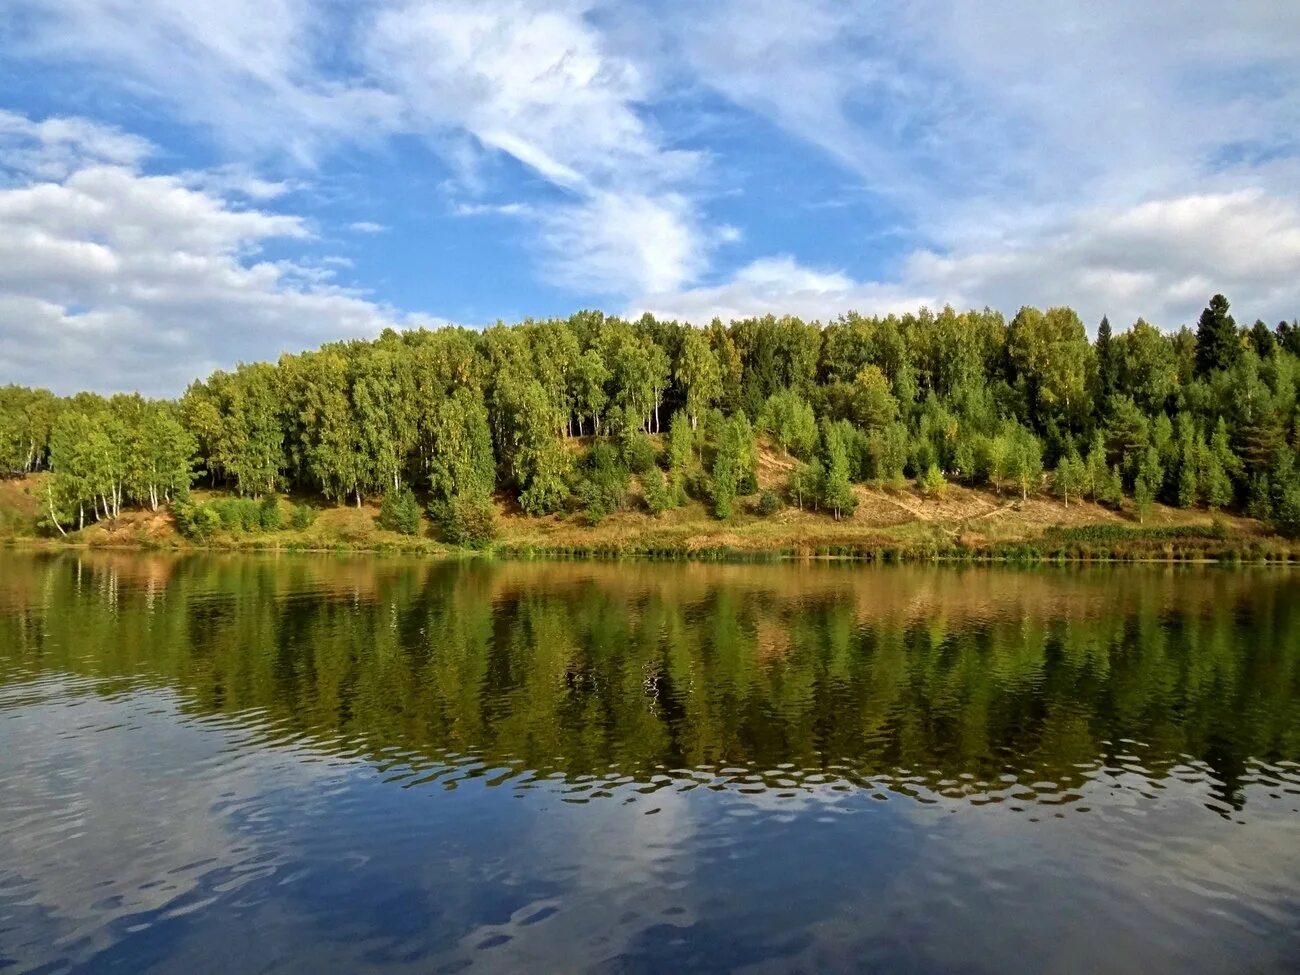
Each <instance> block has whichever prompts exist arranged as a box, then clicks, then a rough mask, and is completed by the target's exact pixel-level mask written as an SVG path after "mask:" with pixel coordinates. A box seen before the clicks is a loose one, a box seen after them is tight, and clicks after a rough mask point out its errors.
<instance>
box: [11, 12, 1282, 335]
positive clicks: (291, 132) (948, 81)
mask: <svg viewBox="0 0 1300 975" xmlns="http://www.w3.org/2000/svg"><path fill="white" fill-rule="evenodd" d="M8 8H9V9H8V11H7V12H10V13H12V14H14V16H11V17H8V18H5V23H4V24H0V44H3V45H4V49H5V51H6V54H7V55H8V56H10V57H11V58H13V59H14V60H15V61H17V60H18V59H24V60H25V61H28V62H40V63H44V64H47V65H57V66H59V67H60V68H62V67H63V66H65V65H69V66H74V69H78V66H79V69H84V68H85V67H87V66H89V67H90V68H91V69H92V70H94V71H97V72H98V73H99V76H100V77H101V79H102V80H106V81H108V82H111V83H112V85H113V86H114V87H116V88H122V87H125V88H126V89H128V90H129V91H130V92H131V93H132V94H133V95H134V94H138V93H145V94H147V95H150V96H152V97H153V98H154V99H157V100H158V101H159V102H160V103H162V104H165V105H168V106H171V107H172V109H173V111H174V113H175V114H176V115H177V116H178V117H180V118H182V119H184V120H187V121H189V122H191V123H194V124H196V125H201V126H205V127H207V128H209V129H210V130H211V131H212V132H213V133H214V134H215V136H216V137H217V139H218V140H219V142H220V144H221V145H222V146H223V147H224V151H225V152H226V154H227V155H228V156H229V157H231V158H235V159H241V160H244V164H243V166H244V168H239V167H238V166H236V167H231V168H228V169H223V170H220V171H210V172H205V173H200V174H187V175H186V176H185V177H184V180H183V181H184V183H185V184H186V185H187V186H188V187H189V188H190V189H192V190H195V191H197V192H198V194H199V195H200V196H206V197H208V198H209V199H212V200H216V201H217V202H218V203H219V204H220V205H221V206H222V207H224V208H225V209H227V210H230V211H231V212H237V211H236V210H235V208H234V206H233V203H232V201H233V200H240V201H242V202H252V203H264V202H265V201H268V200H271V199H274V198H276V197H278V196H282V195H283V194H286V193H288V192H290V191H292V190H294V189H296V188H298V186H299V184H297V183H296V182H294V181H292V180H290V181H273V180H266V179H263V178H260V177H258V176H257V175H256V174H255V172H254V170H253V169H251V168H248V163H249V162H250V161H256V160H258V159H260V158H265V157H267V156H268V155H272V156H276V157H280V158H283V157H285V156H288V157H290V158H291V159H295V160H298V161H299V162H301V163H303V164H305V165H307V166H311V165H313V164H318V163H319V162H320V161H321V158H322V157H324V156H327V155H328V154H329V152H330V151H332V150H334V149H336V148H340V147H349V146H354V145H357V144H370V143H375V144H378V143H381V142H383V141H384V140H390V139H392V138H393V137H395V136H410V135H415V136H417V137H420V138H421V139H423V140H424V141H426V142H427V143H428V144H429V145H431V146H433V147H434V148H435V149H436V150H437V151H438V152H439V153H441V155H442V156H443V158H444V159H445V160H446V161H447V163H448V164H449V165H450V166H451V167H452V168H453V170H454V171H455V172H456V174H457V178H456V179H455V180H453V181H451V182H452V183H453V185H454V190H453V192H452V194H451V195H452V197H453V198H454V199H461V198H465V199H461V202H457V203H454V204H453V206H452V213H453V214H455V215H458V216H463V217H474V216H481V215H488V216H508V217H513V218H516V219H518V220H520V221H522V222H523V223H524V225H525V226H526V227H528V228H530V229H531V230H532V232H534V233H535V234H536V235H537V241H538V243H539V244H540V247H539V248H538V250H539V252H540V258H539V264H540V267H541V268H542V270H543V273H544V275H545V276H546V277H547V278H548V279H549V280H551V281H553V282H556V283H558V284H560V285H562V286H563V287H566V288H568V289H571V290H574V291H576V292H579V293H582V294H583V296H584V299H588V298H593V297H594V298H601V297H606V296H615V297H618V298H620V299H624V300H629V301H630V304H632V305H634V306H645V307H653V308H655V309H657V310H668V309H675V311H674V312H673V313H675V314H686V315H688V317H691V318H695V319H698V318H701V317H705V318H707V317H711V315H712V313H713V312H714V311H717V312H720V313H723V314H724V317H725V316H726V315H729V314H732V313H757V312H766V311H780V310H790V311H800V312H801V313H803V314H814V315H817V316H825V315H829V314H833V313H836V312H838V311H842V310H844V308H845V307H853V306H857V307H860V308H862V309H864V310H876V309H881V308H896V307H900V306H908V305H912V304H915V303H917V302H919V301H921V300H926V301H930V302H936V301H938V302H942V301H945V300H951V301H953V302H954V303H959V304H984V303H990V304H994V305H997V306H999V307H1003V308H1007V309H1009V310H1013V309H1014V307H1016V306H1017V305H1019V304H1020V303H1022V302H1035V303H1048V302H1057V301H1063V302H1069V303H1071V304H1074V305H1076V306H1077V307H1079V308H1080V310H1081V312H1082V313H1083V314H1084V315H1085V317H1087V318H1089V319H1090V320H1093V319H1095V317H1096V316H1097V315H1099V314H1100V312H1102V311H1109V312H1110V313H1111V314H1112V317H1114V318H1117V319H1124V318H1128V317H1133V316H1136V315H1137V314H1142V315H1145V316H1147V317H1150V318H1154V319H1157V320H1159V321H1162V322H1163V323H1165V324H1176V323H1178V322H1181V321H1183V320H1185V319H1186V318H1187V317H1189V316H1190V315H1192V314H1194V313H1195V310H1196V309H1197V308H1199V306H1200V305H1201V304H1202V303H1203V301H1204V299H1205V297H1206V295H1207V294H1208V293H1209V292H1212V291H1217V290H1223V291H1225V292H1226V293H1228V294H1229V297H1230V298H1232V299H1233V300H1234V303H1235V304H1236V305H1237V306H1238V307H1239V308H1242V309H1243V310H1245V309H1249V310H1248V311H1245V312H1244V313H1245V314H1247V315H1249V316H1251V317H1253V316H1254V315H1255V314H1262V315H1264V316H1265V317H1269V316H1278V317H1280V316H1281V315H1283V314H1285V315H1287V316H1288V317H1290V316H1291V315H1294V314H1295V311H1296V301H1295V286H1294V284H1293V283H1292V282H1294V280H1295V279H1296V274H1295V270H1294V264H1293V258H1292V250H1291V244H1290V241H1291V239H1292V238H1291V237H1290V236H1289V235H1290V234H1291V233H1292V232H1293V230H1294V203H1295V200H1296V199H1297V198H1300V142H1298V141H1297V139H1296V137H1295V135H1294V133H1296V132H1297V131H1300V5H1296V4H1289V5H1288V4H1278V3H1276V2H1273V0H1241V2H1238V3H1234V4H1232V5H1230V6H1229V7H1223V6H1222V5H1220V4H1212V3H1210V2H1209V0H1174V2H1173V3H1171V4H1165V5H1154V6H1153V5H1142V4H1132V3H1130V2H1123V0H1063V2H1061V3H1057V4H1046V5H1045V4H1042V3H1037V2H1033V0H989V2H988V3H983V4H978V5H971V4H964V3H959V2H956V0H917V2H915V3H906V4H903V3H896V2H886V3H884V4H880V3H876V2H870V3H868V2H867V0H846V2H838V0H800V2H797V3H790V2H784V0H747V2H742V0H718V2H716V3H714V4H711V5H708V6H707V8H702V7H701V6H700V5H698V4H687V3H682V2H680V0H677V2H673V0H670V2H668V3H666V4H659V5H654V7H653V9H649V10H647V9H645V8H643V7H639V6H638V7H632V6H630V5H628V4H626V3H622V4H620V3H616V2H610V0H553V2H540V0H478V2H473V0H382V2H380V3H378V4H376V5H371V6H366V7H353V6H350V5H346V4H330V3H325V2H323V0H230V2H226V3H221V4H207V5H198V6H195V5H193V4H188V5H186V4H182V5H177V4H175V3H173V2H169V0H140V2H136V3H129V4H128V3H125V2H123V0H65V2H62V3H59V4H48V3H43V2H39V0H10V3H9V4H8ZM177 65H184V70H183V71H178V70H177ZM719 96H720V97H719ZM721 100H725V101H728V102H730V103H731V104H732V106H739V108H740V111H739V112H738V111H736V109H735V108H734V107H732V108H730V109H728V108H719V107H718V105H719V102H720V101H721ZM715 113H716V114H717V115H718V116H719V117H721V116H723V115H725V116H726V121H725V123H724V126H729V127H730V129H729V131H730V132H737V131H739V129H738V128H737V127H736V123H737V121H738V120H739V122H740V124H741V125H742V126H751V125H752V122H753V116H760V117H762V118H764V119H766V120H769V121H771V122H772V123H774V124H775V125H776V126H777V127H779V128H780V129H782V130H784V132H786V133H788V134H789V135H791V136H793V137H794V139H795V140H797V141H799V142H802V143H804V144H805V146H806V147H809V149H810V150H811V151H815V152H820V153H822V154H824V155H825V156H826V157H827V158H829V159H831V160H833V161H834V162H835V163H836V164H837V165H838V166H839V167H840V168H841V169H842V170H843V172H844V173H845V174H846V176H847V177H848V178H850V179H852V180H855V181H856V182H857V183H858V184H859V186H858V187H855V188H853V192H855V193H856V192H857V191H858V190H862V191H865V192H864V193H863V195H864V197H866V198H868V199H870V198H875V199H876V200H878V201H884V202H885V203H886V204H887V206H886V207H885V208H884V209H885V210H886V215H885V219H888V220H889V221H890V222H891V224H894V223H897V224H899V225H901V226H902V227H903V228H904V230H903V232H902V233H901V234H899V235H898V239H899V240H900V241H902V244H901V245H900V246H902V247H904V248H906V249H907V250H910V251H911V252H912V253H911V256H910V257H908V256H906V255H904V254H899V255H894V257H893V258H892V263H894V264H895V265H896V266H898V267H900V270H899V271H898V273H897V274H896V275H894V277H893V278H892V279H885V280H879V281H870V280H861V278H862V277H864V275H863V274H861V273H858V274H857V275H856V276H855V275H851V274H849V273H847V272H846V271H844V270H843V269H830V270H816V269H810V268H808V267H807V266H805V265H804V264H801V263H800V262H799V261H798V260H797V259H795V258H794V257H775V256H770V254H771V253H772V252H775V253H781V252H784V251H786V250H788V249H790V247H791V243H790V242H788V241H784V240H775V241H771V242H770V243H766V242H765V241H764V236H763V234H764V231H765V230H766V229H767V228H765V227H763V226H762V221H760V220H756V221H755V224H754V226H746V227H745V228H744V230H745V234H744V236H743V240H744V241H745V242H746V244H747V245H748V247H749V251H748V256H747V258H746V259H747V260H748V261H749V263H748V264H746V265H745V266H744V267H742V268H740V269H738V270H733V271H732V272H731V273H730V274H718V273H716V269H715V268H714V267H712V264H713V262H714V260H715V259H716V257H715V255H716V254H717V253H718V249H719V247H720V246H721V245H724V244H729V243H731V244H734V243H737V242H738V241H740V240H741V239H742V237H741V233H740V230H738V229H737V228H734V227H721V228H711V227H710V226H709V221H708V219H707V218H706V216H705V213H704V210H705V205H706V202H705V200H706V197H705V194H706V192H708V191H709V189H710V182H709V181H710V180H711V179H716V178H717V177H718V171H719V170H721V169H723V167H725V166H729V165H731V164H734V163H742V164H743V159H741V158H740V157H739V155H738V156H736V157H734V158H731V159H727V158H725V157H724V158H723V160H722V164H721V165H718V164H715V162H714V160H713V159H712V157H709V156H706V155H705V154H703V153H702V152H695V151H691V152H688V151H682V150H681V149H680V148H679V146H680V145H682V144H683V143H684V142H685V141H686V139H687V138H688V137H689V138H691V139H692V141H693V142H696V143H698V142H700V141H704V139H706V138H707V137H708V136H709V135H711V134H713V135H716V134H717V130H716V129H711V128H710V124H711V123H710V118H711V117H712V116H713V115H714V114H715ZM38 128H39V131H38ZM683 133H689V136H687V135H683ZM701 134H703V138H699V136H701ZM742 134H744V133H742ZM393 144H397V143H393ZM720 144H721V145H723V146H724V147H725V148H726V149H728V151H732V150H733V149H734V145H733V143H732V142H730V141H729V140H726V139H723V140H722V141H721V142H720ZM735 144H736V145H739V146H740V149H739V150H738V152H739V153H743V151H744V149H743V139H740V140H737V141H736V143H735ZM782 148H783V149H784V148H785V147H782ZM0 151H3V152H4V153H5V156H6V158H7V159H8V162H9V165H10V168H11V169H13V170H21V172H22V173H23V174H24V177H23V179H30V178H32V177H37V178H39V180H41V181H43V182H47V183H51V184H53V185H59V186H61V185H63V184H64V182H65V181H66V180H68V179H69V177H70V176H71V175H72V174H73V165H74V164H76V165H85V164H87V163H89V162H92V161H93V162H97V163H100V164H108V165H112V166H117V167H125V168H126V169H128V170H131V171H135V170H136V169H138V167H139V165H140V162H141V160H142V159H143V158H144V157H145V155H146V154H147V152H148V145H147V143H144V142H143V141H142V140H137V139H134V137H131V136H129V135H126V134H124V133H122V132H120V131H117V130H114V129H111V128H108V127H104V126H99V125H96V124H94V123H89V122H86V121H84V120H76V119H57V120H51V121H47V122H43V123H32V122H28V121H27V120H26V119H23V118H22V117H21V116H12V115H4V114H0ZM789 156H790V165H789V169H788V172H787V173H785V174H783V175H788V176H789V178H798V172H799V165H800V162H801V160H800V158H799V154H798V152H797V151H795V152H790V153H789ZM78 161H79V162H78ZM732 171H735V170H732ZM503 173H508V177H507V179H508V182H509V185H504V186H503V185H501V181H500V177H501V176H502V174H503ZM737 182H738V180H737ZM17 185H19V186H22V185H24V183H23V180H19V181H18V184H17ZM714 189H716V187H714ZM505 196H508V197H509V198H510V202H506V203H500V202H491V201H492V200H499V199H501V198H503V197H505ZM865 209H866V208H865V207H864V211H865ZM199 219H203V218H199ZM732 219H735V218H734V217H733V218H732ZM1252 221H1256V224H1255V229H1254V230H1253V232H1252V230H1251V227H1250V226H1249V225H1250V224H1251V222H1252ZM351 229H352V230H353V231H354V232H356V233H366V232H369V225H368V223H367V222H365V221H362V222H358V223H356V224H354V225H353V226H352V227H351ZM264 239H267V238H262V237H259V236H257V235H256V234H253V235H252V236H251V237H248V238H245V243H244V244H240V245H237V246H235V249H234V250H233V251H230V252H229V253H230V254H234V255H236V256H234V257H231V258H230V259H231V260H235V261H236V263H238V262H240V261H243V260H245V253H244V251H243V250H242V249H241V248H243V247H244V246H249V247H256V246H257V243H258V242H259V241H260V240H264ZM47 246H48V247H49V248H57V247H63V248H65V249H66V250H67V251H68V257H67V259H68V261H69V266H78V262H82V263H84V264H86V265H88V266H90V265H94V264H95V263H96V262H106V261H111V260H114V259H120V255H119V253H118V251H117V250H116V249H114V248H113V247H105V245H104V242H103V241H102V240H100V239H98V238H79V237H76V236H75V235H74V236H73V237H71V238H67V239H65V238H61V237H58V236H57V234H55V235H53V236H52V238H51V240H50V241H49V242H48V243H47ZM852 246H853V245H852V242H851V241H849V242H846V248H849V249H848V250H846V258H845V260H846V262H851V263H855V264H856V262H855V261H853V258H854V257H856V255H855V254H854V253H853V252H852V250H851V248H852ZM765 249H766V250H767V251H768V252H769V256H766V257H763V256H761V255H762V254H763V253H764V250H765ZM756 256H757V257H758V259H755V257H756ZM240 266H241V267H242V266H244V265H242V264H241V265H240ZM266 267H268V268H270V269H272V270H275V268H276V267H277V266H275V265H266ZM277 273H279V274H280V275H281V277H280V282H281V284H280V285H279V286H280V287H285V286H289V285H290V284H292V286H293V287H305V285H303V284H302V283H301V282H302V281H303V280H305V279H304V278H303V275H302V273H301V272H300V271H299V272H291V271H288V270H284V269H281V270H279V271H278V272H277ZM294 282H297V283H294ZM326 286H327V285H326V284H325V283H324V282H322V281H319V280H317V281H316V282H315V283H314V284H312V285H311V287H314V288H317V289H323V288H325V287H326ZM340 297H347V298H351V299H352V300H356V299H355V296H349V295H341V296H340Z"/></svg>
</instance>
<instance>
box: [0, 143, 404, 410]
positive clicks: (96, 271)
mask: <svg viewBox="0 0 1300 975" xmlns="http://www.w3.org/2000/svg"><path fill="white" fill-rule="evenodd" d="M9 121H10V123H11V125H10V129H11V130H13V129H18V128H20V127H19V126H17V125H16V124H13V123H12V120H9ZM22 135H23V136H24V138H25V139H26V142H27V148H26V149H24V150H23V151H22V152H20V153H17V154H14V155H11V154H8V153H6V160H15V161H16V162H17V164H18V166H19V167H21V168H10V170H9V174H10V182H11V183H14V182H16V183H17V185H10V186H8V187H5V188H0V382H5V381H13V382H29V383H30V382H37V383H51V384H52V385H54V386H56V387H57V388H58V390H59V391H62V392H72V391H75V390H76V389H80V388H92V389H100V390H129V389H140V390H142V391H145V392H147V393H154V394H173V395H174V394H176V393H178V392H179V391H180V390H182V389H183V388H184V387H185V384H186V383H187V382H188V381H189V380H191V379H193V378H195V377H196V376H199V375H202V374H205V373H206V372H208V371H210V370H211V369H213V368H216V367H218V366H229V365H232V364H233V363H234V362H235V361H237V360H241V359H261V358H273V357H275V356H276V355H277V354H278V353H279V352H281V351H290V350H292V351H296V350H298V349H299V348H301V347H303V346H306V345H314V344H317V343H319V342H320V341H323V340H325V339H328V338H341V337H347V336H356V335H372V334H375V333H377V332H378V331H380V330H381V329H383V328H384V327H386V326H388V325H390V324H394V323H395V322H396V321H397V316H396V315H395V314H394V313H393V312H392V311H391V310H390V309H386V308H384V307H383V306H381V305H377V304H375V303H374V302H372V301H369V300H367V299H366V298H365V297H363V296H361V295H358V294H356V293H355V292H353V291H350V290H348V289H345V288H342V287H339V286H337V285H335V284H333V283H332V278H331V271H330V270H329V269H328V267H326V266H323V264H322V265H319V266H318V265H313V264H311V263H308V262H305V261H292V260H270V259H266V258H264V257H262V255H261V249H262V248H263V247H264V245H266V244H268V243H270V242H274V241H289V242H294V241H297V242H303V241H307V240H309V239H311V237H312V236H313V234H312V230H311V228H310V227H309V225H308V224H307V222H306V221H304V220H303V219H302V218H300V217H297V216H292V215H284V214H278V213H271V212H267V211H264V210H257V209H245V208H241V207H239V206H236V205H235V204H234V203H233V202H232V201H231V200H230V199H229V198H227V197H223V196H221V195H219V194H216V193H215V192H213V191H210V190H201V189H196V188H194V187H193V186H191V185H187V182H186V181H185V180H182V179H181V178H179V177H177V176H151V175H146V174H143V173H141V172H140V171H139V170H138V169H136V168H134V167H133V166H130V165H120V164H110V163H106V162H104V161H103V160H104V159H105V158H106V156H107V157H111V158H113V159H116V160H118V161H122V160H124V159H126V158H142V157H143V156H145V155H147V154H148V152H147V147H145V146H143V145H140V144H138V143H136V142H132V141H129V140H126V141H124V140H125V139H126V137H123V136H121V135H120V133H117V132H115V131H114V130H111V129H107V128H104V127H102V126H96V125H94V124H93V123H89V122H85V121H84V120H76V119H56V120H51V121H47V122H44V123H40V124H29V125H28V126H26V127H25V128H22ZM124 146H125V147H128V148H129V149H130V150H131V152H130V153H124V152H120V151H117V150H119V149H121V148H122V147H124Z"/></svg>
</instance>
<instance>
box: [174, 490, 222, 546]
mask: <svg viewBox="0 0 1300 975" xmlns="http://www.w3.org/2000/svg"><path fill="white" fill-rule="evenodd" d="M172 511H173V513H174V514H175V515H176V529H177V531H179V532H180V533H181V534H182V535H183V536H185V537H186V538H189V539H193V540H194V541H199V542H201V541H205V540H207V539H208V538H211V537H212V533H213V532H215V531H216V530H217V529H218V528H220V527H221V516H220V515H218V514H217V512H216V510H215V509H214V508H213V507H212V505H210V504H197V503H195V502H194V501H191V500H189V499H188V498H185V499H183V500H181V499H178V500H177V501H176V503H175V504H174V505H173V506H172Z"/></svg>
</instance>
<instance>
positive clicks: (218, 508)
mask: <svg viewBox="0 0 1300 975" xmlns="http://www.w3.org/2000/svg"><path fill="white" fill-rule="evenodd" d="M203 507H205V508H209V509H211V510H213V511H215V512H216V513H217V517H218V518H219V519H220V521H221V527H222V528H224V529H225V530H226V531H230V532H256V531H260V530H261V528H262V507H261V505H259V504H258V503H257V502H256V501H254V500H253V499H252V498H218V499H217V500H216V501H209V502H208V503H207V504H206V505H203Z"/></svg>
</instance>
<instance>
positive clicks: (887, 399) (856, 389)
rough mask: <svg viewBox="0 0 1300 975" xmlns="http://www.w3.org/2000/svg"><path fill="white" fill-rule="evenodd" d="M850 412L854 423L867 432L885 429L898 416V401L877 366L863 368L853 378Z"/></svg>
mask: <svg viewBox="0 0 1300 975" xmlns="http://www.w3.org/2000/svg"><path fill="white" fill-rule="evenodd" d="M852 410H853V420H854V422H856V423H857V424H858V425H859V426H861V427H863V428H865V429H867V430H879V429H881V428H883V427H886V426H888V425H889V424H890V423H893V422H894V420H895V418H896V417H897V416H898V400H896V399H894V393H893V390H891V389H890V386H889V379H888V378H886V376H885V374H884V373H883V372H882V371H881V370H880V368H879V367H878V366H874V365H868V366H863V367H862V368H861V369H860V370H859V371H858V374H857V376H856V377H854V380H853V394H852Z"/></svg>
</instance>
